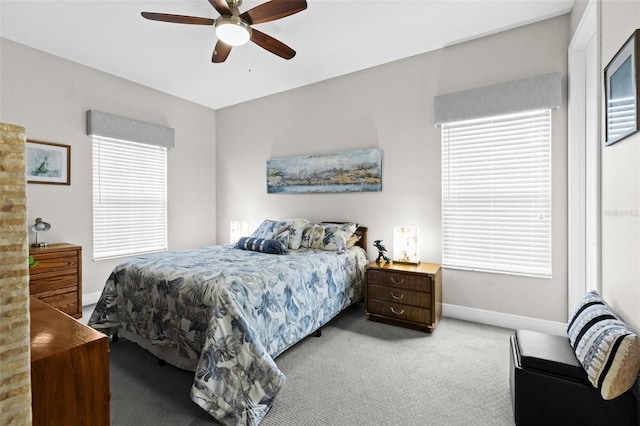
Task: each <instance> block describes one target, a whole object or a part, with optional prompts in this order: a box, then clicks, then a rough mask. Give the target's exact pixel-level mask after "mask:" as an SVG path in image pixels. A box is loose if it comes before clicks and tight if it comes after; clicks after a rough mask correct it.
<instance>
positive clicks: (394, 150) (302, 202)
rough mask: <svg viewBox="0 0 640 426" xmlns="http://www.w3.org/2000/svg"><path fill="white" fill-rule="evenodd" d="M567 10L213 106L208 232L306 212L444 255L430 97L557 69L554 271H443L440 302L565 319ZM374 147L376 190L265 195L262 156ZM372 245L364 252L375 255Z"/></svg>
mask: <svg viewBox="0 0 640 426" xmlns="http://www.w3.org/2000/svg"><path fill="white" fill-rule="evenodd" d="M568 43H569V17H568V15H565V16H562V17H558V18H553V19H550V20H547V21H544V22H540V23H536V24H532V25H528V26H525V27H521V28H517V29H514V30H510V31H507V32H504V33H500V34H496V35H492V36H488V37H484V38H482V39H479V40H474V41H470V42H466V43H462V44H458V45H454V46H451V47H447V48H445V49H442V50H439V51H435V52H432V53H427V54H423V55H419V56H415V57H412V58H408V59H404V60H401V61H397V62H394V63H390V64H386V65H382V66H379V67H375V68H371V69H368V70H365V71H360V72H356V73H353V74H350V75H346V76H343V77H339V78H335V79H331V80H328V81H324V82H320V83H317V84H313V85H310V86H306V87H302V88H299V89H295V90H291V91H288V92H285V93H280V94H277V95H273V96H269V97H265V98H262V99H258V100H255V101H251V102H246V103H243V104H240V105H236V106H232V107H228V108H224V109H221V110H218V111H217V114H216V118H217V127H216V140H217V158H218V162H217V165H216V173H217V235H218V243H226V242H228V240H229V221H230V220H239V219H242V220H248V221H249V222H250V224H251V226H252V227H255V226H257V225H258V224H259V222H260V221H261V220H262V219H264V218H280V217H307V218H309V219H310V220H353V221H358V222H360V223H362V224H364V225H367V226H369V233H370V241H373V239H383V240H384V241H385V242H386V243H387V248H390V246H391V243H392V232H393V227H394V226H400V225H405V226H418V227H419V228H420V234H421V258H422V260H423V261H430V262H440V261H441V256H442V255H441V235H440V234H441V213H440V209H441V204H440V191H441V188H440V185H441V178H440V169H441V167H440V154H441V150H440V132H439V129H438V128H436V127H435V126H434V125H433V107H432V105H433V97H434V96H435V95H438V94H443V93H448V92H453V91H458V90H464V89H469V88H474V87H479V86H484V85H488V84H494V83H499V82H504V81H510V80H515V79H520V78H525V77H531V76H535V75H539V74H544V73H550V72H560V73H561V75H562V78H563V88H564V94H563V106H562V108H560V109H559V110H556V111H554V113H553V153H552V155H553V213H552V214H553V224H552V226H553V278H552V279H535V278H523V277H514V276H507V275H496V274H483V273H473V272H461V271H452V270H447V271H444V274H443V293H444V296H443V298H444V302H445V303H449V304H452V305H459V306H464V307H470V308H478V309H484V310H490V311H497V312H503V313H508V314H515V315H523V316H528V317H534V318H541V319H547V320H553V321H564V320H566V304H567V284H566V283H567V268H566V263H567V243H566V240H567V235H566V234H567V229H566V223H567V194H566V187H567V174H566V164H567V158H566V151H567V136H566V135H567V124H566V123H567V114H566V74H567V47H568ZM362 148H382V150H383V167H382V168H383V190H382V192H374V193H356V194H302V195H299V194H298V195H286V194H267V193H266V189H265V186H266V184H265V178H266V177H265V162H266V160H267V159H269V158H275V157H284V156H295V155H306V154H319V153H332V152H338V151H344V150H353V149H362ZM374 251H375V249H373V247H370V248H369V257H370V258H371V259H373V258H375V252H374Z"/></svg>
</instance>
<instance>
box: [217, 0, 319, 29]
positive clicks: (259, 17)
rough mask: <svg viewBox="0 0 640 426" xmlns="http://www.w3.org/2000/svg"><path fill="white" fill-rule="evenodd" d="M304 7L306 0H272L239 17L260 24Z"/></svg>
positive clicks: (301, 9)
mask: <svg viewBox="0 0 640 426" xmlns="http://www.w3.org/2000/svg"><path fill="white" fill-rule="evenodd" d="M210 1H211V0H210ZM306 8H307V2H306V0H272V1H268V2H266V3H262V4H261V5H259V6H256V7H254V8H253V9H249V10H247V11H246V12H244V13H243V14H241V15H240V18H242V19H244V20H245V21H246V22H247V24H249V25H253V24H261V23H263V22H269V21H275V20H276V19H280V18H284V17H285V16H289V15H293V14H294V13H298V12H302V11H303V10H305V9H306Z"/></svg>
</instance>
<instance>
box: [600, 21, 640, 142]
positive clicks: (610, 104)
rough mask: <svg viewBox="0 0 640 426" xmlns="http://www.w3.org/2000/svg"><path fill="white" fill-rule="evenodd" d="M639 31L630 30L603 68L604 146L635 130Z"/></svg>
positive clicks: (639, 52)
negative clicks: (627, 36)
mask: <svg viewBox="0 0 640 426" xmlns="http://www.w3.org/2000/svg"><path fill="white" fill-rule="evenodd" d="M639 37H640V30H636V31H634V33H633V34H632V35H631V37H629V39H628V40H627V41H626V42H625V43H624V45H623V46H622V47H621V48H620V50H618V53H616V55H615V56H614V57H613V59H611V62H609V64H608V65H607V66H606V68H605V69H604V88H605V99H606V103H605V142H604V143H605V145H611V144H614V143H616V142H619V141H621V140H622V139H624V138H626V137H628V136H631V135H633V134H634V133H636V132H638V121H639V117H640V116H639V113H640V111H639V110H638V98H640V92H639V91H638V75H639V74H640V70H639V69H638V60H639V56H640V40H639V39H638V38H639Z"/></svg>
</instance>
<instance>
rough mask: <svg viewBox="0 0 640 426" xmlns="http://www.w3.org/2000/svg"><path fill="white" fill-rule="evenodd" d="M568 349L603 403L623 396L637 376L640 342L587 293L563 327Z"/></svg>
mask: <svg viewBox="0 0 640 426" xmlns="http://www.w3.org/2000/svg"><path fill="white" fill-rule="evenodd" d="M567 333H568V335H569V340H570V341H571V346H572V347H573V350H574V351H575V353H576V357H577V358H578V361H580V364H582V367H583V368H584V370H585V371H586V372H587V376H588V377H589V381H590V382H591V384H592V385H593V386H594V387H596V388H597V389H598V390H599V391H600V395H602V398H603V399H613V398H615V397H617V396H619V395H621V394H623V393H624V392H626V391H627V390H628V389H629V388H630V387H631V386H632V385H633V384H634V383H635V381H636V379H637V378H638V374H639V373H640V338H639V337H638V336H637V335H636V334H635V333H634V332H633V331H632V330H631V329H630V328H629V327H628V326H627V325H626V324H625V323H624V322H622V321H621V320H620V319H618V318H617V317H616V316H615V314H614V313H613V310H612V309H611V308H610V307H609V305H607V304H606V303H605V302H604V300H603V299H602V298H601V297H600V295H599V294H598V293H597V292H595V291H592V292H590V293H587V294H586V295H585V297H584V298H583V299H582V301H581V302H580V303H579V304H578V306H577V307H576V310H575V312H574V314H573V315H572V317H571V320H570V321H569V323H568V324H567Z"/></svg>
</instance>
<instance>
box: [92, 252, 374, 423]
mask: <svg viewBox="0 0 640 426" xmlns="http://www.w3.org/2000/svg"><path fill="white" fill-rule="evenodd" d="M366 262H367V259H366V254H365V252H364V250H362V249H361V248H359V247H353V248H351V249H349V250H347V251H346V252H345V253H337V252H330V251H320V250H311V249H307V250H303V249H301V250H295V251H290V253H289V254H288V255H273V254H264V253H259V252H252V251H244V250H239V249H234V248H233V246H231V245H224V246H213V247H206V248H202V249H197V250H184V251H176V252H169V253H161V254H153V255H146V256H142V257H137V258H135V259H130V260H127V261H125V262H123V263H121V264H120V265H118V266H117V267H116V268H115V269H114V270H113V272H112V273H111V275H110V277H109V279H108V280H107V283H106V285H105V288H104V290H103V293H102V296H101V297H100V300H99V302H98V304H97V305H96V308H95V311H94V312H93V314H92V315H91V318H90V320H89V325H90V326H91V327H93V328H95V329H97V330H100V331H102V332H104V333H106V334H108V335H112V334H114V333H116V332H117V331H118V330H126V331H128V332H132V333H134V334H136V335H138V336H140V337H143V338H144V339H146V340H147V341H148V342H150V344H152V345H160V346H168V347H172V348H175V349H176V350H177V351H178V353H179V355H180V357H182V358H188V359H196V360H197V361H196V362H197V367H196V372H195V376H194V381H193V386H192V388H191V399H192V400H193V401H194V402H195V403H196V404H198V405H199V406H200V407H202V408H203V409H204V410H206V411H207V412H208V413H209V414H211V415H212V416H213V417H214V418H215V419H216V420H218V421H219V422H221V423H222V424H225V425H244V424H247V425H256V424H258V423H260V421H261V420H262V418H263V417H264V415H265V414H266V413H267V412H268V411H269V409H270V408H271V405H272V403H273V399H274V397H275V396H276V394H277V393H278V391H279V390H280V388H281V387H282V385H283V384H284V381H285V376H284V374H283V373H282V372H281V371H280V370H279V369H278V367H277V366H276V364H275V362H274V358H275V357H277V356H278V355H279V354H281V353H282V352H283V351H285V350H286V349H287V348H289V347H291V346H292V345H293V344H295V343H296V342H298V341H300V340H301V339H303V338H304V337H306V336H307V335H309V334H310V333H312V332H314V331H315V330H317V329H318V328H319V327H321V326H323V325H324V324H326V323H327V322H328V321H329V320H331V319H332V318H333V317H334V316H335V315H336V314H338V313H339V312H340V311H342V310H343V309H344V308H346V307H347V306H349V305H351V304H352V303H354V302H357V301H358V300H360V299H361V297H362V291H363V277H364V266H365V264H366ZM194 363H195V362H194Z"/></svg>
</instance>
